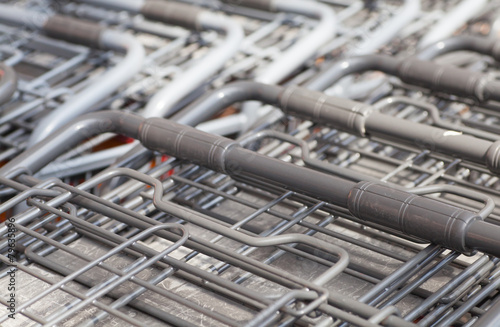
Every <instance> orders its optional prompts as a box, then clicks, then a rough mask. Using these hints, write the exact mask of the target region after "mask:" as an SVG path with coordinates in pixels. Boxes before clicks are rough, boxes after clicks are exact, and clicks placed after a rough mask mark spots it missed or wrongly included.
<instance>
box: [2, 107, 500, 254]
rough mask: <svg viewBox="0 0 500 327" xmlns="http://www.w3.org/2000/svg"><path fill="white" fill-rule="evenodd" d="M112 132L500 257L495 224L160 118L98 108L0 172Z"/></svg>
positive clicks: (9, 173) (31, 166)
mask: <svg viewBox="0 0 500 327" xmlns="http://www.w3.org/2000/svg"><path fill="white" fill-rule="evenodd" d="M107 132H115V133H120V134H124V135H126V136H128V137H133V138H136V139H138V140H140V141H141V143H142V144H143V145H144V146H145V147H147V148H149V149H151V150H156V151H159V152H161V153H164V154H167V155H170V156H173V157H176V158H178V159H185V160H189V161H191V162H194V163H197V164H200V165H203V166H205V167H208V168H210V169H212V170H215V171H218V172H221V173H225V174H228V175H230V176H231V177H233V178H234V179H236V180H240V181H243V182H247V183H249V184H255V185H259V186H261V185H262V184H265V185H270V186H275V187H276V186H277V187H284V188H287V189H289V190H292V191H294V192H297V193H300V194H304V195H306V196H310V197H313V198H316V199H319V200H322V201H325V202H328V203H331V204H333V205H335V206H338V207H341V208H347V209H348V210H349V212H350V213H351V214H352V215H353V216H355V217H357V218H359V219H362V220H365V221H369V222H372V223H376V224H378V225H380V226H385V227H390V228H393V229H396V230H400V231H402V232H404V233H407V234H408V235H411V236H415V237H418V238H421V239H424V240H428V241H429V242H434V243H436V244H440V245H443V246H446V247H448V248H450V249H453V250H456V251H459V252H461V253H465V254H471V253H472V252H473V251H474V250H480V251H483V252H485V253H488V254H491V255H494V256H499V257H500V226H496V225H493V224H491V223H486V222H484V221H482V220H481V217H480V216H479V215H478V214H477V213H474V212H472V211H469V210H466V209H463V208H459V207H457V206H452V205H448V204H446V203H443V202H440V201H438V200H434V199H430V198H426V197H422V196H419V195H415V194H411V193H409V192H406V191H405V190H401V189H396V188H392V187H390V186H388V185H384V184H382V183H374V182H360V183H355V182H352V181H349V180H345V179H342V178H339V177H336V176H332V175H327V174H324V173H321V172H318V171H315V170H311V169H309V168H305V167H301V166H297V165H294V164H291V163H287V162H283V161H281V160H278V159H275V158H271V157H267V156H265V155H263V154H260V153H256V152H253V151H250V150H248V149H245V148H243V147H242V146H241V145H239V143H237V142H235V141H233V140H230V139H227V138H225V137H222V136H217V135H212V134H208V133H205V132H202V131H199V130H197V129H195V128H192V127H188V126H184V125H180V124H177V123H175V122H172V121H169V120H166V119H161V118H149V119H145V118H142V117H139V116H136V115H132V114H128V113H122V112H115V111H103V112H100V113H94V114H89V115H86V116H82V117H81V118H79V119H77V120H75V121H73V122H72V123H70V124H68V125H66V126H65V127H64V128H62V129H61V130H59V131H58V132H57V133H55V134H53V135H52V136H50V137H48V138H47V139H45V140H43V141H42V142H40V143H38V144H37V145H36V146H35V147H33V148H31V149H28V150H27V151H25V152H24V153H22V154H21V155H19V156H18V157H16V158H14V159H13V160H11V161H10V162H9V163H7V164H6V165H5V166H3V167H1V168H0V176H4V177H9V178H13V177H15V176H16V171H19V169H20V168H23V169H24V171H29V172H32V173H35V172H36V171H37V170H39V169H40V168H42V167H43V166H44V165H45V164H47V163H48V162H50V161H51V160H53V159H54V158H55V157H57V156H58V155H60V154H61V153H63V152H64V151H65V150H67V149H68V148H71V147H73V146H75V145H76V144H78V143H79V142H81V141H82V140H84V139H86V138H88V137H92V136H95V135H98V134H102V133H107Z"/></svg>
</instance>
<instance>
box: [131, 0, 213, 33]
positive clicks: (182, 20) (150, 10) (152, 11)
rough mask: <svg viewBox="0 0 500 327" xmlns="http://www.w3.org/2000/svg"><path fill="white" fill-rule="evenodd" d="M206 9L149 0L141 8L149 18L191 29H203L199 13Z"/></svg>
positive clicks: (142, 12)
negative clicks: (200, 24)
mask: <svg viewBox="0 0 500 327" xmlns="http://www.w3.org/2000/svg"><path fill="white" fill-rule="evenodd" d="M203 11H204V10H203V9H201V8H197V7H195V6H190V5H187V4H184V3H176V2H167V1H162V0H148V1H145V2H144V5H143V6H142V8H141V9H140V12H141V14H142V15H143V16H144V17H145V18H148V19H151V20H155V21H161V22H164V23H168V24H172V25H176V26H182V27H185V28H187V29H190V30H201V29H202V28H200V26H199V19H198V15H199V14H200V13H201V12H203Z"/></svg>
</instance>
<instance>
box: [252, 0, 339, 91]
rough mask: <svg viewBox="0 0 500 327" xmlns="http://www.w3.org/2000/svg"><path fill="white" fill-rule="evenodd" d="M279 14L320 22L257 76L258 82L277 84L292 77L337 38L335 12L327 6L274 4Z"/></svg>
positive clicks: (283, 0) (296, 1)
mask: <svg viewBox="0 0 500 327" xmlns="http://www.w3.org/2000/svg"><path fill="white" fill-rule="evenodd" d="M272 6H273V9H274V10H275V11H283V12H289V13H295V14H299V15H304V16H307V17H310V18H314V19H318V20H319V22H318V24H317V26H316V27H315V28H314V29H313V30H312V31H311V33H309V34H307V35H304V37H302V38H301V39H300V40H298V41H297V42H296V43H295V44H294V45H292V46H291V47H290V48H288V49H287V50H286V51H285V52H283V53H282V54H281V56H279V57H278V58H276V60H275V61H274V62H273V63H272V64H270V65H268V66H267V67H264V68H262V71H261V72H260V73H257V77H256V78H255V81H256V82H260V83H266V84H277V83H279V82H281V81H282V80H283V79H285V78H286V77H288V76H289V75H290V74H291V73H292V72H293V71H294V70H296V69H297V68H299V67H300V66H301V65H303V64H304V62H305V61H306V60H308V59H310V58H312V57H313V56H314V54H315V53H316V52H317V51H318V50H319V48H320V47H321V46H323V45H324V44H325V43H326V42H327V41H329V40H330V39H332V38H333V37H335V34H336V30H337V18H336V16H335V12H334V11H333V10H332V9H331V8H330V7H329V6H327V5H324V4H322V3H319V2H316V1H304V0H274V1H273V2H272Z"/></svg>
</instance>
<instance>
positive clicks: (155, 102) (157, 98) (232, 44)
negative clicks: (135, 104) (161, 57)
mask: <svg viewBox="0 0 500 327" xmlns="http://www.w3.org/2000/svg"><path fill="white" fill-rule="evenodd" d="M198 23H199V25H200V27H202V28H203V29H206V30H216V31H218V32H222V33H224V34H225V35H226V37H225V39H224V41H223V42H222V43H221V44H220V45H218V46H216V47H215V48H213V49H212V50H211V51H210V52H209V53H208V54H207V55H205V56H204V57H203V58H201V59H200V60H198V61H197V62H196V63H194V64H193V65H192V66H191V67H189V68H188V69H187V70H186V71H184V72H183V73H181V74H178V75H176V76H175V78H174V79H173V80H172V81H171V82H170V83H169V84H168V85H167V86H165V87H164V88H163V89H161V90H160V91H158V92H156V94H155V95H154V96H153V97H152V98H151V100H149V102H148V104H147V105H146V108H145V109H144V112H143V113H142V116H144V117H168V116H170V115H171V114H172V113H173V112H172V109H173V107H174V105H175V104H177V103H178V102H179V101H180V100H182V99H183V98H184V97H185V96H187V95H188V94H189V93H191V92H192V91H194V90H195V89H196V88H198V87H199V86H200V85H201V84H202V83H203V82H205V81H206V80H207V79H208V78H210V77H211V76H213V74H215V73H216V72H217V71H218V70H220V69H221V68H222V67H224V65H225V64H226V63H227V61H228V60H230V59H231V58H232V57H233V56H234V55H235V54H236V53H237V52H238V50H239V49H240V46H241V43H242V41H243V38H244V36H245V35H244V33H243V29H242V28H241V26H240V25H239V24H237V23H236V22H234V21H233V20H232V19H229V18H227V17H225V16H223V15H219V14H214V13H211V12H208V11H207V12H202V13H201V14H200V15H199V16H198Z"/></svg>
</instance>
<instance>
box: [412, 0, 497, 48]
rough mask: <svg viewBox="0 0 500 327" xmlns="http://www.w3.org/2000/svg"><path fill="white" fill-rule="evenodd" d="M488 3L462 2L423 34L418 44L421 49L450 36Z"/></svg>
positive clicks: (483, 0)
mask: <svg viewBox="0 0 500 327" xmlns="http://www.w3.org/2000/svg"><path fill="white" fill-rule="evenodd" d="M487 3H488V0H464V1H462V2H460V4H458V5H457V6H456V7H455V8H453V10H452V11H450V12H449V13H448V14H446V16H444V17H443V18H441V19H440V20H439V22H438V23H437V24H436V25H434V27H433V28H432V29H431V30H430V31H429V32H427V34H425V36H424V37H423V38H422V39H421V40H420V42H419V44H418V48H419V49H423V48H425V47H427V46H429V45H431V44H433V43H436V42H439V41H441V40H443V39H445V38H447V37H449V36H451V35H452V34H453V33H454V32H455V31H456V30H457V29H459V28H460V27H461V26H462V25H464V24H465V23H467V21H468V20H469V19H471V18H473V17H474V16H476V15H477V14H478V13H479V12H480V11H481V10H482V9H483V8H484V6H486V4H487Z"/></svg>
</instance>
